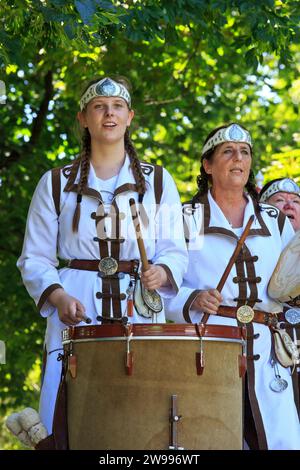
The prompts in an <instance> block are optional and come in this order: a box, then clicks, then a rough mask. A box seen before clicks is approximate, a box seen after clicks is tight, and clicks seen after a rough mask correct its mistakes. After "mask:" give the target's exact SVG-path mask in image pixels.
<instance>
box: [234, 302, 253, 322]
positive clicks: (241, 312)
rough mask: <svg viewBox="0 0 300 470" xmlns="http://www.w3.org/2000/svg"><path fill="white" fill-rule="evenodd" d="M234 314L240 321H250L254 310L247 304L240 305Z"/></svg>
mask: <svg viewBox="0 0 300 470" xmlns="http://www.w3.org/2000/svg"><path fill="white" fill-rule="evenodd" d="M236 316H237V319H238V320H239V321H240V322H241V323H250V322H251V321H252V320H253V318H254V310H253V308H251V307H249V305H242V306H241V307H239V308H238V309H237V311H236Z"/></svg>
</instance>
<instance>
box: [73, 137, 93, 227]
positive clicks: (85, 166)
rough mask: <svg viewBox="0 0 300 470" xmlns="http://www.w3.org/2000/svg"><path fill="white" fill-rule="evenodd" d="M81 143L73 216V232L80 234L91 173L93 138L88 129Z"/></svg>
mask: <svg viewBox="0 0 300 470" xmlns="http://www.w3.org/2000/svg"><path fill="white" fill-rule="evenodd" d="M81 142H82V151H81V155H80V180H79V183H78V191H77V204H76V208H75V212H74V216H73V224H72V227H73V232H78V226H79V220H80V212H81V210H80V207H81V200H82V194H83V191H84V190H85V189H86V187H87V182H88V176H89V171H90V157H91V136H90V133H89V130H88V129H87V128H85V129H84V132H83V135H82V141H81Z"/></svg>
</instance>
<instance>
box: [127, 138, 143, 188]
mask: <svg viewBox="0 0 300 470" xmlns="http://www.w3.org/2000/svg"><path fill="white" fill-rule="evenodd" d="M124 144H125V150H126V152H127V153H128V155H129V158H130V165H131V169H132V172H133V176H134V179H135V182H136V185H137V190H138V193H139V194H145V192H146V181H145V177H144V174H143V172H142V168H141V164H140V161H139V159H138V156H137V153H136V150H135V148H134V145H133V143H132V141H131V139H130V135H129V129H126V132H125V135H124Z"/></svg>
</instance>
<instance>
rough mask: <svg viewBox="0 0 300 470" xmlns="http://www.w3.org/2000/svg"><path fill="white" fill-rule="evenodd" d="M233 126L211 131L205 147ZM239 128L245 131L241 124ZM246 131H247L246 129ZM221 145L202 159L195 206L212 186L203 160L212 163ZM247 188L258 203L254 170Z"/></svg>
mask: <svg viewBox="0 0 300 470" xmlns="http://www.w3.org/2000/svg"><path fill="white" fill-rule="evenodd" d="M232 124H234V123H230V124H225V125H223V126H219V127H217V128H216V129H214V130H213V131H211V132H210V133H209V134H208V136H207V137H206V139H205V142H204V145H205V144H206V142H207V141H208V140H209V139H210V138H211V137H213V136H214V135H215V134H216V133H217V132H218V131H219V130H220V129H225V128H226V127H228V126H230V125H232ZM239 126H240V127H242V128H243V129H245V127H243V126H241V125H240V124H239ZM245 130H247V129H245ZM219 145H222V144H218V145H217V146H215V147H212V148H211V149H209V150H208V151H207V152H205V153H204V154H203V155H202V157H201V166H200V174H199V175H198V176H197V187H198V192H197V193H196V194H195V196H194V197H193V200H192V202H193V204H196V203H197V202H199V201H200V198H201V196H203V195H204V194H207V192H208V189H209V186H210V185H211V177H210V176H209V175H208V174H207V173H206V171H205V169H204V165H203V160H207V161H211V160H212V159H213V155H214V153H215V150H216V148H218V146H219ZM250 151H251V156H252V149H251V148H250ZM245 187H246V190H247V192H248V194H249V195H250V196H251V197H252V199H254V201H258V199H259V195H258V193H257V191H256V185H255V177H254V173H253V170H250V174H249V178H248V181H247V183H246V186H245Z"/></svg>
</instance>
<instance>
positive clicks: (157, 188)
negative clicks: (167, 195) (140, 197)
mask: <svg viewBox="0 0 300 470" xmlns="http://www.w3.org/2000/svg"><path fill="white" fill-rule="evenodd" d="M162 192H163V167H162V166H159V165H154V194H155V202H156V204H157V205H158V204H160V201H161V196H162Z"/></svg>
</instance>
